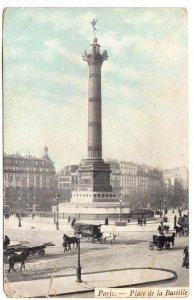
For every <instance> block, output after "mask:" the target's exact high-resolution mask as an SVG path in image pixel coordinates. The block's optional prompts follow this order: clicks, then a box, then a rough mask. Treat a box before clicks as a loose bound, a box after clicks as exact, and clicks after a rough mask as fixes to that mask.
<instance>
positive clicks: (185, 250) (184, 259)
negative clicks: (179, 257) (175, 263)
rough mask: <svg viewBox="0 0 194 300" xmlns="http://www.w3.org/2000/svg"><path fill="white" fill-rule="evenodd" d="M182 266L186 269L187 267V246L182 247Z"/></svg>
mask: <svg viewBox="0 0 194 300" xmlns="http://www.w3.org/2000/svg"><path fill="white" fill-rule="evenodd" d="M182 267H183V268H184V267H186V268H187V269H188V268H189V249H188V247H185V248H184V251H183V263H182Z"/></svg>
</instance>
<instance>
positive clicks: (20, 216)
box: [18, 196, 22, 227]
mask: <svg viewBox="0 0 194 300" xmlns="http://www.w3.org/2000/svg"><path fill="white" fill-rule="evenodd" d="M18 200H19V206H20V213H19V223H18V227H22V223H21V218H22V205H21V200H22V198H21V196H19V197H18Z"/></svg>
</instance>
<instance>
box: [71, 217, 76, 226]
mask: <svg viewBox="0 0 194 300" xmlns="http://www.w3.org/2000/svg"><path fill="white" fill-rule="evenodd" d="M75 222H76V219H75V218H73V220H72V222H71V227H74V225H75Z"/></svg>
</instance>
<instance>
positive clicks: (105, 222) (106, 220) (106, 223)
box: [104, 217, 108, 225]
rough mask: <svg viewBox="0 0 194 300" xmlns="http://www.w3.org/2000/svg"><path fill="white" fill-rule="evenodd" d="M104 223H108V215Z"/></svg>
mask: <svg viewBox="0 0 194 300" xmlns="http://www.w3.org/2000/svg"><path fill="white" fill-rule="evenodd" d="M104 224H105V225H108V218H107V217H106V218H105V220H104Z"/></svg>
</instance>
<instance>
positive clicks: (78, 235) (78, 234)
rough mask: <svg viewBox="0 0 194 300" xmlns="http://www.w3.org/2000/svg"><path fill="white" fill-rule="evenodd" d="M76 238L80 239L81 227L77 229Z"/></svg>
mask: <svg viewBox="0 0 194 300" xmlns="http://www.w3.org/2000/svg"><path fill="white" fill-rule="evenodd" d="M77 237H78V239H81V238H82V231H81V227H80V226H79V227H78V229H77Z"/></svg>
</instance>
